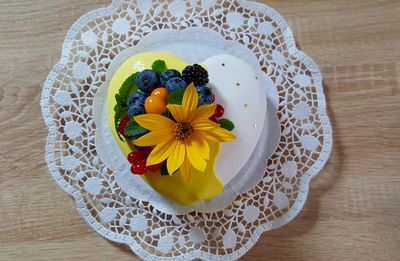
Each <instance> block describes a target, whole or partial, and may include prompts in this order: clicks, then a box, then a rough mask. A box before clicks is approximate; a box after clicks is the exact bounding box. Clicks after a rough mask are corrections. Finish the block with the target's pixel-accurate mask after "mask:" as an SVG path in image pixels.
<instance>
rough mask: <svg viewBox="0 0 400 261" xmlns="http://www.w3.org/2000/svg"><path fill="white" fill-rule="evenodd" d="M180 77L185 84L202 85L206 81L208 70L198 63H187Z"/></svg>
mask: <svg viewBox="0 0 400 261" xmlns="http://www.w3.org/2000/svg"><path fill="white" fill-rule="evenodd" d="M182 78H183V79H184V80H185V81H186V83H187V84H189V83H192V82H193V83H194V85H195V86H197V85H204V84H207V83H208V72H207V70H206V69H204V68H203V67H201V66H200V65H198V64H193V65H188V66H186V68H185V69H183V71H182Z"/></svg>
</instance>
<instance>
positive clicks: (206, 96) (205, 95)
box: [196, 85, 214, 106]
mask: <svg viewBox="0 0 400 261" xmlns="http://www.w3.org/2000/svg"><path fill="white" fill-rule="evenodd" d="M196 90H197V93H198V94H199V103H198V105H199V106H201V105H204V104H211V103H213V101H214V94H213V93H212V91H211V89H210V88H208V87H207V86H205V85H199V86H196Z"/></svg>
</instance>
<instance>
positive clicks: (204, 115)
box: [193, 104, 217, 122]
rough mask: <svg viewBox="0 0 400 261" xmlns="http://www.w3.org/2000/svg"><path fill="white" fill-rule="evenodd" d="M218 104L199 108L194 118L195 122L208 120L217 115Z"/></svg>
mask: <svg viewBox="0 0 400 261" xmlns="http://www.w3.org/2000/svg"><path fill="white" fill-rule="evenodd" d="M216 107H217V105H216V104H207V105H202V106H200V107H198V108H197V110H196V113H195V115H194V117H193V122H195V121H197V120H201V119H208V118H210V117H211V116H213V114H214V113H215V108H216Z"/></svg>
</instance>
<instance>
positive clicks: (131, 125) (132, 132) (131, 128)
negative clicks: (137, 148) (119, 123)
mask: <svg viewBox="0 0 400 261" xmlns="http://www.w3.org/2000/svg"><path fill="white" fill-rule="evenodd" d="M124 132H125V135H126V136H128V137H135V138H136V137H139V136H141V135H143V134H145V133H146V132H147V130H146V129H145V128H143V127H142V126H140V125H139V124H137V122H136V121H135V120H131V121H130V122H128V124H126V127H125V130H124Z"/></svg>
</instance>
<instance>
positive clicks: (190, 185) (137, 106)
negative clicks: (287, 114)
mask: <svg viewBox="0 0 400 261" xmlns="http://www.w3.org/2000/svg"><path fill="white" fill-rule="evenodd" d="M199 64H200V65H198V64H194V65H189V64H187V63H186V62H185V61H182V60H181V59H180V58H178V57H176V56H175V55H173V54H171V53H166V52H146V53H139V54H136V55H134V56H132V57H130V58H128V59H127V60H126V61H124V62H123V63H122V64H121V65H120V66H119V68H118V69H117V70H116V71H115V73H114V74H113V75H112V77H111V79H110V81H109V86H108V94H107V104H108V115H109V117H108V119H109V126H110V129H111V130H112V133H113V136H114V138H115V139H116V141H117V143H118V145H119V147H120V149H121V150H122V152H123V154H124V155H125V156H126V158H127V160H128V161H129V162H130V163H131V166H132V167H131V171H132V175H141V177H142V178H143V179H144V180H145V181H146V182H147V183H148V184H149V185H150V186H151V187H153V188H154V189H155V190H156V191H157V192H158V193H160V194H162V195H164V196H165V197H167V198H169V199H171V200H173V201H175V202H177V203H180V204H183V205H190V204H193V203H196V202H199V201H201V200H207V199H211V198H213V197H215V196H216V195H218V194H220V193H221V192H222V190H223V188H224V185H226V184H227V183H228V182H229V181H231V180H232V178H233V177H234V176H235V175H236V174H237V173H238V172H239V171H240V170H241V169H242V167H243V166H244V165H245V164H246V162H247V161H249V160H251V159H249V157H250V155H251V153H252V152H253V150H254V148H255V147H256V144H257V142H258V140H259V138H260V135H261V131H262V128H263V126H264V119H265V113H266V112H265V111H266V98H265V92H264V89H263V88H262V87H261V84H260V81H259V80H258V76H257V74H256V73H255V72H254V70H253V69H252V68H251V67H250V66H249V65H248V64H247V63H245V62H244V61H242V60H241V59H239V58H236V57H234V56H230V55H223V54H222V55H216V56H213V57H210V58H208V59H206V60H205V61H202V62H200V63H199Z"/></svg>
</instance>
